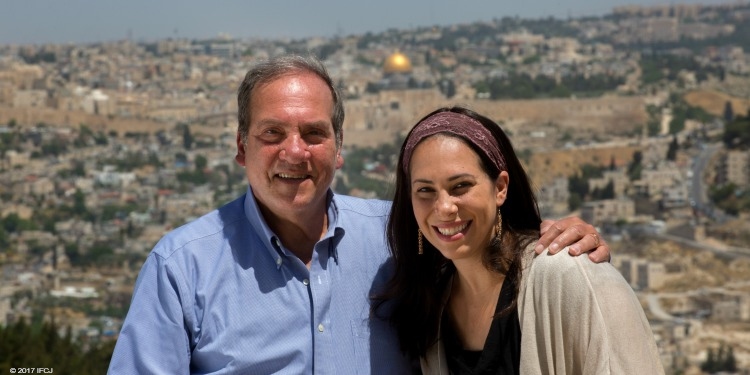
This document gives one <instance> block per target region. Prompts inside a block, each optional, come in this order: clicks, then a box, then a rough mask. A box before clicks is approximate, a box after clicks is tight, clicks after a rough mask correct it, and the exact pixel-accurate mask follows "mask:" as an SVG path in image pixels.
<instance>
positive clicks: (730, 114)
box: [724, 100, 734, 122]
mask: <svg viewBox="0 0 750 375" xmlns="http://www.w3.org/2000/svg"><path fill="white" fill-rule="evenodd" d="M732 120H734V110H733V109H732V102H730V101H729V100H727V102H726V104H724V121H726V122H731V121H732Z"/></svg>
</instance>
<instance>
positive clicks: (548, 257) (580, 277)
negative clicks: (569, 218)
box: [524, 247, 627, 287]
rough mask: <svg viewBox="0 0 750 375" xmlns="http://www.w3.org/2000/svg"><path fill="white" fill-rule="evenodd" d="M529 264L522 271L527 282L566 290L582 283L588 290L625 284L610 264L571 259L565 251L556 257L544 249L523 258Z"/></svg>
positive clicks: (584, 259)
mask: <svg viewBox="0 0 750 375" xmlns="http://www.w3.org/2000/svg"><path fill="white" fill-rule="evenodd" d="M525 256H526V258H527V259H528V261H527V262H526V265H525V268H524V277H525V278H526V279H527V280H526V281H528V282H534V281H536V282H543V283H544V284H547V285H548V284H549V283H554V284H557V285H565V286H566V287H569V286H573V285H581V284H584V285H586V286H588V287H594V286H601V285H605V284H610V283H614V284H622V285H626V286H627V283H626V282H625V279H624V278H623V277H622V275H620V273H619V272H618V271H617V269H615V268H614V267H613V266H612V265H611V264H609V263H594V262H593V261H591V259H589V257H588V255H587V254H582V255H578V256H572V255H570V254H569V253H568V248H567V247H566V248H564V249H562V250H560V251H559V252H558V253H556V254H554V255H553V254H550V253H549V251H548V250H547V249H545V250H544V251H543V252H542V253H541V254H539V255H536V254H534V253H533V250H532V253H531V254H529V253H528V252H527V254H526V255H525Z"/></svg>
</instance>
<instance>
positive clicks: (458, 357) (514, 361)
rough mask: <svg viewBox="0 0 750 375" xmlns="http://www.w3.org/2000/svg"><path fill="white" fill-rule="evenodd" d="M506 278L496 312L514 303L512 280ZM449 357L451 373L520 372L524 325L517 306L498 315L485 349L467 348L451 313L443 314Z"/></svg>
mask: <svg viewBox="0 0 750 375" xmlns="http://www.w3.org/2000/svg"><path fill="white" fill-rule="evenodd" d="M508 281H509V280H506V281H505V282H503V286H502V288H501V289H500V295H499V296H498V299H497V307H496V308H495V314H498V313H499V312H500V311H502V310H503V309H505V308H506V307H508V306H510V305H511V303H512V302H513V290H512V286H511V285H512V283H510V282H508ZM441 325H442V326H441V331H442V336H443V343H444V345H445V356H446V359H447V361H448V369H449V370H450V373H451V374H456V375H458V374H472V375H474V374H476V375H478V374H483V375H485V374H486V375H495V374H503V375H508V374H518V373H519V367H520V359H521V326H520V324H519V322H518V313H517V311H516V308H515V307H514V308H513V309H512V310H510V311H507V312H506V313H505V314H503V315H502V316H499V317H495V319H494V320H493V321H492V325H491V326H490V332H489V333H488V334H487V340H485V342H484V349H482V351H471V350H464V349H463V347H462V345H461V340H459V339H458V336H457V335H456V331H455V328H454V327H453V323H452V322H451V318H450V316H449V314H448V313H447V312H446V313H444V314H443V318H442V322H441Z"/></svg>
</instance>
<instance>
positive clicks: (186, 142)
mask: <svg viewBox="0 0 750 375" xmlns="http://www.w3.org/2000/svg"><path fill="white" fill-rule="evenodd" d="M193 142H194V139H193V134H192V133H190V126H188V124H182V146H183V147H185V150H190V149H192V148H193Z"/></svg>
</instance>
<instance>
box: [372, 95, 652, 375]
mask: <svg viewBox="0 0 750 375" xmlns="http://www.w3.org/2000/svg"><path fill="white" fill-rule="evenodd" d="M396 178H397V180H396V192H395V197H394V200H393V206H392V208H391V215H390V220H389V222H388V227H387V235H388V241H389V244H390V247H391V252H392V254H393V259H394V262H395V271H394V272H395V273H394V275H393V277H392V279H391V282H390V284H389V286H390V289H389V290H388V292H387V294H386V295H385V296H384V297H383V298H382V299H380V302H381V303H380V304H379V305H378V304H376V309H377V308H378V307H377V306H383V303H382V302H385V301H390V302H389V303H387V304H388V305H389V310H390V312H391V313H390V315H389V320H390V322H391V324H393V325H394V326H395V328H396V329H397V330H398V335H399V340H400V344H401V349H402V350H403V351H404V352H405V353H407V354H409V355H410V356H412V357H413V358H419V359H420V363H421V368H422V371H423V373H425V374H431V373H435V374H448V373H455V374H465V373H471V374H474V373H476V374H478V373H482V374H518V373H520V374H553V373H554V374H605V373H612V374H660V373H663V369H662V366H661V363H660V359H659V355H658V351H657V349H656V345H655V343H654V339H653V335H652V333H651V329H650V327H649V324H648V321H647V320H646V317H645V315H644V313H643V310H642V309H641V307H640V304H639V302H638V300H637V298H636V296H635V294H634V293H633V291H632V289H631V288H630V286H629V285H628V284H627V283H626V282H625V280H624V279H623V278H622V276H621V275H620V274H619V273H618V272H617V271H616V270H615V269H614V268H613V267H612V266H611V265H610V264H608V263H603V264H598V265H595V264H594V263H592V262H591V261H590V260H589V259H588V257H571V256H567V255H560V253H562V252H564V251H562V252H560V253H558V254H557V255H554V256H551V255H548V254H546V253H543V254H542V255H539V256H536V257H535V256H534V251H533V248H534V246H535V244H536V239H538V238H539V224H540V222H541V219H540V216H539V211H538V208H537V204H536V199H535V197H534V194H533V192H532V188H531V184H530V182H529V179H528V177H527V175H526V173H525V171H524V169H523V168H522V166H521V163H520V161H519V160H518V158H517V157H516V155H515V153H514V151H513V147H512V146H511V143H510V140H509V139H508V137H507V136H506V135H505V134H504V133H503V131H502V130H501V129H500V127H499V126H497V124H495V123H494V122H492V121H491V120H489V119H487V118H486V117H484V116H481V115H479V114H477V113H474V112H472V111H470V110H468V109H464V108H459V107H454V108H442V109H438V110H436V111H435V112H433V113H431V114H430V115H428V116H426V117H425V118H423V119H422V120H421V121H420V122H419V123H418V124H417V125H416V126H415V127H414V128H413V129H412V130H411V132H410V133H409V135H408V136H407V138H406V140H405V142H404V145H403V146H402V148H401V154H400V157H399V165H398V168H397V175H396Z"/></svg>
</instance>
